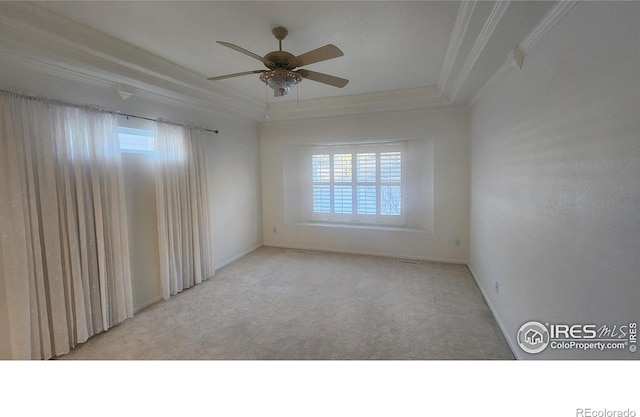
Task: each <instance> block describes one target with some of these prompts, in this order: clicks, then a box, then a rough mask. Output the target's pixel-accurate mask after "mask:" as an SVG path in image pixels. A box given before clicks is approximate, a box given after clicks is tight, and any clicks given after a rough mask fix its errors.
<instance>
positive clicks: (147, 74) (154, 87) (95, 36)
mask: <svg viewBox="0 0 640 417" xmlns="http://www.w3.org/2000/svg"><path fill="white" fill-rule="evenodd" d="M0 54H2V56H3V59H7V60H10V61H11V62H12V63H14V64H15V65H18V66H21V67H26V68H29V69H33V70H36V71H38V72H41V73H44V74H47V75H52V76H56V77H63V78H66V79H70V80H75V81H81V82H84V83H88V84H91V85H94V86H98V87H102V88H109V89H114V90H115V89H116V88H117V84H125V85H128V86H131V87H133V88H134V89H135V95H138V96H145V97H146V98H148V99H152V100H155V101H160V102H162V103H168V104H174V105H176V104H179V105H181V106H187V107H190V108H193V109H197V110H199V111H203V112H206V113H209V114H217V115H223V116H226V117H230V118H233V119H237V120H242V121H247V119H250V120H254V121H257V120H259V119H260V118H261V117H262V116H263V114H264V103H263V102H261V101H257V100H255V99H252V98H249V97H247V96H245V95H243V94H240V93H237V92H236V91H233V90H232V89H230V88H228V87H226V86H223V85H220V84H213V83H210V82H208V81H207V80H206V78H205V77H204V76H201V75H200V74H196V73H194V72H193V71H190V70H187V69H185V68H183V67H181V66H179V65H176V64H174V63H172V62H170V61H167V60H165V59H163V58H160V57H158V56H156V55H153V54H151V53H149V52H147V51H144V50H142V49H140V48H137V47H134V46H132V45H130V44H127V43H125V42H122V41H120V40H118V39H115V38H112V37H110V36H107V35H105V34H102V33H99V32H97V31H95V30H93V29H91V28H88V27H86V26H83V25H81V24H78V23H75V22H71V21H69V20H68V19H66V18H64V17H61V16H59V15H56V14H54V13H51V12H49V11H47V10H45V9H43V8H41V7H39V6H37V5H33V4H27V3H10V4H7V3H5V4H3V5H2V8H0Z"/></svg>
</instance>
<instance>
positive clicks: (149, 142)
mask: <svg viewBox="0 0 640 417" xmlns="http://www.w3.org/2000/svg"><path fill="white" fill-rule="evenodd" d="M118 139H119V140H120V150H121V151H123V152H154V151H155V138H154V132H153V131H151V130H143V129H132V128H130V127H118Z"/></svg>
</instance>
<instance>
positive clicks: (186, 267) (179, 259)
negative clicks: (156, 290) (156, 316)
mask: <svg viewBox="0 0 640 417" xmlns="http://www.w3.org/2000/svg"><path fill="white" fill-rule="evenodd" d="M156 151H157V153H158V165H157V170H156V199H157V211H158V236H159V239H160V271H161V281H162V291H163V297H164V298H165V299H168V298H169V297H170V296H171V295H175V294H177V293H179V292H181V291H182V290H184V289H186V288H189V287H192V286H194V285H196V284H200V283H202V282H203V281H204V280H206V279H208V278H210V277H212V276H213V275H214V268H213V255H212V244H211V231H210V229H211V226H210V224H211V223H210V217H209V199H208V197H207V180H206V178H207V177H206V170H205V169H206V165H205V156H204V154H205V152H204V139H203V137H202V132H201V131H200V130H198V129H188V128H185V127H182V126H175V125H170V124H167V123H158V129H157V136H156Z"/></svg>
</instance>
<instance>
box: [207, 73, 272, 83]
mask: <svg viewBox="0 0 640 417" xmlns="http://www.w3.org/2000/svg"><path fill="white" fill-rule="evenodd" d="M265 71H266V70H254V71H245V72H236V73H235V74H227V75H220V76H218V77H210V78H207V80H209V81H217V80H224V79H225V78H233V77H240V76H242V75H249V74H260V73H263V72H265Z"/></svg>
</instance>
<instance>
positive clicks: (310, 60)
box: [289, 44, 344, 69]
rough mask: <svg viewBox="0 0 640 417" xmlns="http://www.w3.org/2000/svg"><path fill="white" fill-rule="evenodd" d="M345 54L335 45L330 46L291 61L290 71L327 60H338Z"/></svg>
mask: <svg viewBox="0 0 640 417" xmlns="http://www.w3.org/2000/svg"><path fill="white" fill-rule="evenodd" d="M343 55H344V53H343V52H342V51H341V50H340V49H339V48H338V47H337V46H335V45H332V44H329V45H325V46H322V47H320V48H318V49H314V50H313V51H309V52H307V53H304V54H302V55H299V56H297V57H295V58H291V59H290V60H289V69H291V68H297V67H303V66H305V65H309V64H314V63H316V62H320V61H326V60H327V59H332V58H338V57H340V56H343Z"/></svg>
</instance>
